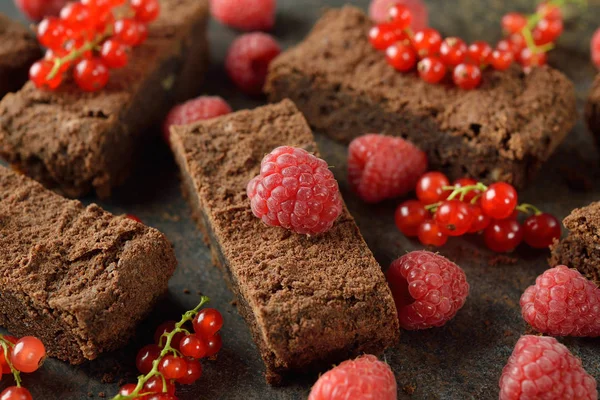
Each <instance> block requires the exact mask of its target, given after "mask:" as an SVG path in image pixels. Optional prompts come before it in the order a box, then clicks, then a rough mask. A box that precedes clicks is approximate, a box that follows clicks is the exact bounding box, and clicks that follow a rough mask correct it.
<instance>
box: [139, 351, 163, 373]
mask: <svg viewBox="0 0 600 400" xmlns="http://www.w3.org/2000/svg"><path fill="white" fill-rule="evenodd" d="M160 352H161V348H160V347H158V345H156V344H149V345H147V346H144V347H142V348H141V349H140V351H139V352H138V353H137V357H136V358H135V366H136V367H137V369H138V371H140V372H141V373H142V374H144V375H145V374H147V373H148V372H150V371H151V370H152V367H153V363H154V360H156V359H157V358H158V357H159V356H160Z"/></svg>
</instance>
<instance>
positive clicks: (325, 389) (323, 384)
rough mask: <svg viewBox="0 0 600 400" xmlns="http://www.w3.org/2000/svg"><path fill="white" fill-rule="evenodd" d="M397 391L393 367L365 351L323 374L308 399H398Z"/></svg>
mask: <svg viewBox="0 0 600 400" xmlns="http://www.w3.org/2000/svg"><path fill="white" fill-rule="evenodd" d="M397 391H398V389H397V385H396V378H395V377H394V373H393V372H392V370H391V368H390V366H389V365H387V364H386V363H384V362H383V361H379V360H378V359H377V357H375V356H373V355H371V354H366V355H364V356H361V357H358V358H356V359H354V360H347V361H344V362H343V363H341V364H340V365H338V366H337V367H334V368H333V369H331V370H329V371H327V372H326V373H325V374H323V375H321V377H320V378H319V380H317V383H315V385H314V386H313V387H312V390H311V391H310V395H309V396H308V400H350V399H352V400H370V399H373V400H375V399H377V400H396V399H397V398H398V394H397Z"/></svg>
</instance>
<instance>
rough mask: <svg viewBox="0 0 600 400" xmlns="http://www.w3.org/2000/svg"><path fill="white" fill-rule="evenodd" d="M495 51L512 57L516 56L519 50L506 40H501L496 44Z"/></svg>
mask: <svg viewBox="0 0 600 400" xmlns="http://www.w3.org/2000/svg"><path fill="white" fill-rule="evenodd" d="M496 50H499V51H508V52H509V53H511V54H512V55H513V57H515V56H517V55H518V54H519V53H520V52H521V49H520V48H517V46H516V45H515V44H514V43H513V42H511V41H510V40H508V39H502V40H500V41H499V42H498V44H496Z"/></svg>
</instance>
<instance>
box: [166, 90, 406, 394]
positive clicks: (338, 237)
mask: <svg viewBox="0 0 600 400" xmlns="http://www.w3.org/2000/svg"><path fill="white" fill-rule="evenodd" d="M171 133H172V135H171V138H172V147H173V151H174V153H175V156H176V159H177V162H178V164H179V166H180V168H181V173H182V177H183V191H184V194H185V196H186V197H187V199H188V200H189V202H190V204H191V208H192V211H193V215H194V217H195V219H196V220H197V222H198V225H199V227H200V229H201V230H202V232H203V233H204V235H205V237H206V239H207V242H208V243H209V244H210V247H211V251H212V255H213V260H214V262H215V264H216V265H217V266H219V267H220V268H221V269H222V270H223V271H224V273H225V275H226V277H227V280H228V283H229V285H230V287H231V289H232V290H233V292H234V293H235V294H236V297H237V298H238V309H239V311H240V314H241V315H242V316H243V317H244V318H245V320H246V321H247V323H248V325H249V327H250V330H251V333H252V336H253V338H254V341H255V342H256V344H257V346H258V348H259V350H260V353H261V356H262V358H263V360H264V362H265V365H266V369H267V375H266V377H267V381H268V382H269V383H271V384H277V383H279V382H280V381H281V379H282V376H283V375H284V374H286V373H289V372H291V371H294V372H300V373H301V372H307V371H310V370H314V369H322V368H328V367H330V366H331V365H332V363H335V362H339V361H341V360H343V359H347V358H349V357H352V356H354V355H357V354H361V353H365V352H366V353H380V352H382V351H383V350H384V349H385V348H386V347H388V346H390V345H392V344H394V343H395V341H396V340H397V337H398V335H399V328H398V320H397V315H396V309H395V306H394V301H393V298H392V296H391V292H390V290H389V288H388V286H387V283H386V281H385V278H384V276H383V273H382V272H381V268H380V266H379V265H378V264H377V262H376V261H375V259H374V258H373V255H372V253H371V251H370V250H369V248H368V247H367V245H366V244H365V242H364V240H363V238H362V236H361V234H360V232H359V230H358V227H357V226H356V223H355V222H354V220H353V218H352V216H351V215H350V214H349V213H348V210H347V209H344V212H343V213H342V215H341V217H340V219H339V220H338V221H337V222H336V223H335V225H334V227H333V228H332V229H331V230H330V231H328V232H326V233H325V234H322V235H318V236H313V237H309V236H304V235H298V234H295V233H292V232H290V231H287V230H285V229H282V228H273V227H268V226H266V225H265V224H263V223H262V222H261V221H260V220H259V219H258V218H256V217H255V216H254V215H253V214H252V211H251V210H250V205H249V201H248V198H247V196H246V185H247V183H248V181H249V180H250V179H251V178H252V177H254V176H255V175H257V174H258V172H259V169H260V162H261V160H262V158H263V156H264V155H265V154H266V153H268V152H270V151H271V150H273V149H274V148H275V147H277V146H280V145H293V146H298V147H302V148H304V149H306V150H307V151H309V152H312V153H316V154H318V149H317V146H316V144H315V142H314V138H313V136H312V133H311V131H310V128H309V127H308V125H307V123H306V121H305V119H304V117H303V116H302V114H300V112H299V111H298V110H297V108H296V107H295V106H294V105H293V103H292V102H290V101H284V102H281V103H279V104H276V105H271V106H266V107H261V108H257V109H255V110H253V111H240V112H237V113H234V114H230V115H227V116H224V117H220V118H217V119H213V120H209V121H205V122H200V123H196V124H192V125H189V126H182V127H174V128H172V131H171Z"/></svg>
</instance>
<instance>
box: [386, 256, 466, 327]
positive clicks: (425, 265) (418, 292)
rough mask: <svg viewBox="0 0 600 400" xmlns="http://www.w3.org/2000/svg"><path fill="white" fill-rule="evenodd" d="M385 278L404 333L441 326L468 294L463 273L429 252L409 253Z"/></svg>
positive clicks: (448, 319)
mask: <svg viewBox="0 0 600 400" xmlns="http://www.w3.org/2000/svg"><path fill="white" fill-rule="evenodd" d="M386 277H387V281H388V284H389V285H390V289H391V290H392V295H393V296H394V301H395V302H396V308H397V309H398V318H399V319H400V326H401V327H402V328H404V329H409V330H413V329H426V328H431V327H434V326H442V325H444V324H445V323H446V322H448V321H450V320H451V319H452V318H454V316H455V315H456V313H457V312H458V310H460V309H461V307H462V306H463V305H464V304H465V301H466V300H467V296H468V294H469V284H468V283H467V278H466V276H465V272H464V271H463V270H462V269H461V268H460V267H459V266H458V265H456V264H454V263H453V262H452V261H450V260H448V259H447V258H445V257H442V256H440V255H439V254H434V253H431V252H429V251H413V252H410V253H408V254H405V255H403V256H402V257H400V258H398V259H397V260H395V261H394V262H392V265H391V266H390V269H389V270H388V271H387V274H386Z"/></svg>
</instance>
